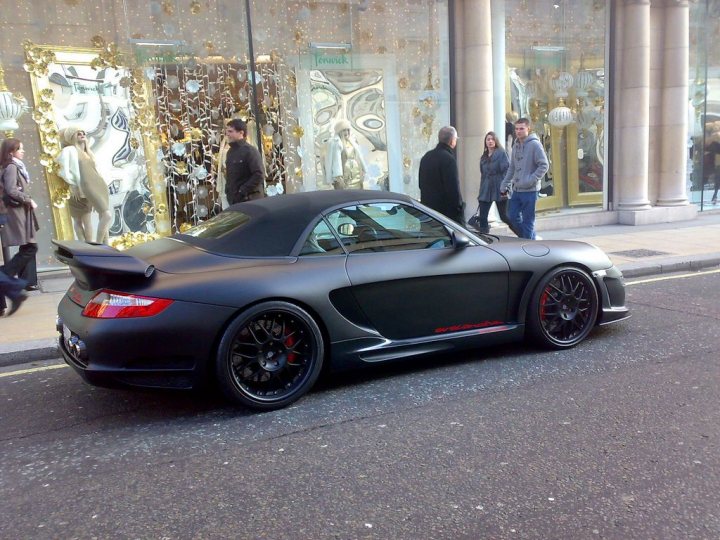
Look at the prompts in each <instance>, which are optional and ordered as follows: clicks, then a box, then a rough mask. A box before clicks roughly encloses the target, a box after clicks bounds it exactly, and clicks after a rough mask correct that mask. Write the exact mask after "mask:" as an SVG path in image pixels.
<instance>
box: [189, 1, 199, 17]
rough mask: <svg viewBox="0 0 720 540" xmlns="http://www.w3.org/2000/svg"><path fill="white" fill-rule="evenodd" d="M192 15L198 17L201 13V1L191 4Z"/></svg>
mask: <svg viewBox="0 0 720 540" xmlns="http://www.w3.org/2000/svg"><path fill="white" fill-rule="evenodd" d="M190 13H192V14H193V15H197V14H198V13H200V1H199V0H192V2H190Z"/></svg>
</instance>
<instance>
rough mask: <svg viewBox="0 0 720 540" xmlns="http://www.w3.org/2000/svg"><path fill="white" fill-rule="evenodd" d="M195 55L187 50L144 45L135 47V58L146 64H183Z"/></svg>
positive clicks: (139, 62) (141, 63)
mask: <svg viewBox="0 0 720 540" xmlns="http://www.w3.org/2000/svg"><path fill="white" fill-rule="evenodd" d="M191 58H193V56H192V55H191V54H190V53H188V52H185V51H173V50H168V49H165V50H158V49H156V48H153V49H148V48H142V47H136V48H135V60H136V61H137V63H138V64H140V65H145V64H183V63H185V62H188V61H189V60H190V59H191Z"/></svg>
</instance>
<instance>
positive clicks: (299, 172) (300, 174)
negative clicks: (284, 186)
mask: <svg viewBox="0 0 720 540" xmlns="http://www.w3.org/2000/svg"><path fill="white" fill-rule="evenodd" d="M295 177H296V178H299V179H301V180H302V177H303V171H302V167H295Z"/></svg>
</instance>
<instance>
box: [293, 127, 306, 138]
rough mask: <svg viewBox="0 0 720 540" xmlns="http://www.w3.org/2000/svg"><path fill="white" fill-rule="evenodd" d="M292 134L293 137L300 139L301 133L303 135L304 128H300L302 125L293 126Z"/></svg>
mask: <svg viewBox="0 0 720 540" xmlns="http://www.w3.org/2000/svg"><path fill="white" fill-rule="evenodd" d="M292 134H293V136H294V137H296V138H298V139H301V138H302V136H303V135H305V130H304V129H303V128H302V126H295V127H294V128H293V130H292Z"/></svg>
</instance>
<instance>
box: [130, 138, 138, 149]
mask: <svg viewBox="0 0 720 540" xmlns="http://www.w3.org/2000/svg"><path fill="white" fill-rule="evenodd" d="M130 148H132V149H133V150H137V149H138V148H140V142H139V141H138V140H137V139H136V138H135V137H133V138H132V139H130Z"/></svg>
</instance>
